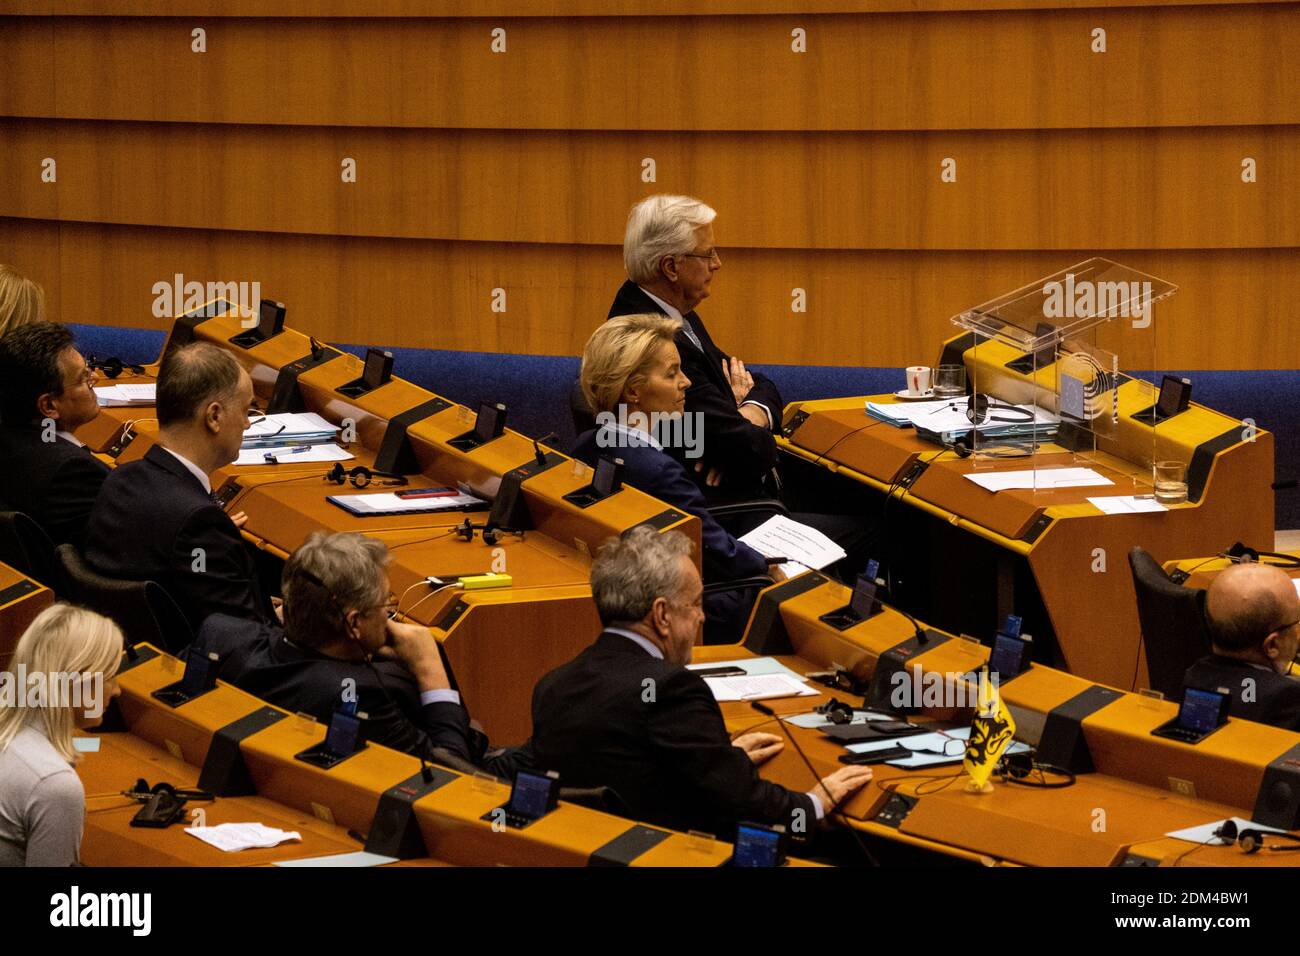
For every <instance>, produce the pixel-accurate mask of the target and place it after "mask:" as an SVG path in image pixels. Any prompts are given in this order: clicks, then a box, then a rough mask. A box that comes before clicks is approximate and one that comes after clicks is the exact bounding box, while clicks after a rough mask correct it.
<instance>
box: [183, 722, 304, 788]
mask: <svg viewBox="0 0 1300 956" xmlns="http://www.w3.org/2000/svg"><path fill="white" fill-rule="evenodd" d="M288 716H289V715H288V714H286V713H285V712H284V711H282V710H277V709H276V708H274V707H270V706H266V705H263V706H262V707H259V708H258V709H257V710H254V711H250V712H249V713H247V714H245V715H244V716H243V717H240V718H239V719H238V720H233V721H231V722H230V723H228V724H226V725H225V726H224V727H219V728H217V730H216V731H215V732H214V733H213V734H212V741H211V742H210V743H209V744H208V753H207V756H205V757H204V758H203V767H202V769H200V770H199V789H200V790H209V791H211V792H212V793H215V794H216V795H217V796H219V797H228V796H246V795H249V794H254V793H256V792H257V787H256V786H255V785H254V784H253V779H252V777H251V776H250V775H249V773H248V767H247V766H246V765H245V763H244V756H243V753H242V752H241V750H240V747H239V742H240V741H241V740H243V739H244V738H245V737H251V736H253V734H256V733H259V732H261V731H263V730H265V729H266V728H267V727H270V726H272V725H273V724H278V723H279V722H280V721H282V720H284V719H285V718H286V717H288Z"/></svg>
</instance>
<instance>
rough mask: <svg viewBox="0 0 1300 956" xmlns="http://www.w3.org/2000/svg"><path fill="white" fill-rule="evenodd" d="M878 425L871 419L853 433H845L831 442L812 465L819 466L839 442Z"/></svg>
mask: <svg viewBox="0 0 1300 956" xmlns="http://www.w3.org/2000/svg"><path fill="white" fill-rule="evenodd" d="M879 424H880V422H878V421H876V420H875V419H874V418H873V419H871V421H869V422H867V423H866V424H865V425H863V426H862V427H861V428H855V429H853V431H851V432H847V433H845V434H843V435H841V436H840V437H839V438H837V439H835V441H833V442H831V446H830V447H829V448H827V449H826V450H825V451H824V452H822V453H821V454H820V455H818V456H817V457H816V458H814V459H813V464H814V465H819V464H821V460H822V459H823V458H825V457H826V456H827V455H829V454H830V453H831V452H833V451H834V450H835V449H836V448H838V447H839V446H840V443H841V442H844V441H846V440H848V439H850V438H852V437H853V436H854V435H856V434H857V433H858V432H860V431H865V430H866V429H868V428H870V427H871V426H872V425H879Z"/></svg>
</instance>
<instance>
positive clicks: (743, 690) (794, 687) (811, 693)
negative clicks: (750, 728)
mask: <svg viewBox="0 0 1300 956" xmlns="http://www.w3.org/2000/svg"><path fill="white" fill-rule="evenodd" d="M704 683H706V684H708V685H709V690H711V691H713V697H714V699H715V700H771V699H772V698H775V697H816V696H817V691H815V690H813V689H812V688H811V687H809V686H808V685H807V684H805V683H803V682H802V681H797V680H795V679H794V678H793V677H790V676H789V675H786V674H755V675H753V676H750V675H748V674H746V675H745V676H744V677H706V678H704Z"/></svg>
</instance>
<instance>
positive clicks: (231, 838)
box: [185, 823, 302, 853]
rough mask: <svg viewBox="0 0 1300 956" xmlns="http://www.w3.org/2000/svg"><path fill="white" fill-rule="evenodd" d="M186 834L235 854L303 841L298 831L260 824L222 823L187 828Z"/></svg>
mask: <svg viewBox="0 0 1300 956" xmlns="http://www.w3.org/2000/svg"><path fill="white" fill-rule="evenodd" d="M185 832H186V833H188V834H190V835H191V836H196V837H198V838H199V839H200V840H202V841H203V842H204V843H207V844H210V845H212V846H215V847H216V848H217V849H218V850H224V851H225V852H227V853H233V852H234V851H235V850H256V849H266V848H267V847H272V846H279V845H280V844H281V843H284V842H285V841H287V840H301V839H302V835H301V834H300V833H298V832H297V831H296V830H277V829H276V828H275V827H268V826H263V825H262V824H260V823H220V824H218V825H217V826H215V827H186V828H185Z"/></svg>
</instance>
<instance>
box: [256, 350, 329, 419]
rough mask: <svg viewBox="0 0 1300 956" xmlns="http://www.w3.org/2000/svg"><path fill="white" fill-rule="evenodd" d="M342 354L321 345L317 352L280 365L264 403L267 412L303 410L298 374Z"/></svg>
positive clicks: (273, 413)
mask: <svg viewBox="0 0 1300 956" xmlns="http://www.w3.org/2000/svg"><path fill="white" fill-rule="evenodd" d="M342 354H343V353H342V352H340V351H339V350H338V349H334V348H330V347H329V346H328V345H323V346H321V349H320V352H319V353H314V352H308V353H307V354H306V355H304V356H303V357H302V358H296V359H294V360H293V361H292V362H286V363H285V364H284V365H281V366H280V371H279V372H277V373H276V376H275V389H274V390H273V391H272V392H271V400H270V401H269V402H268V403H267V405H266V412H267V414H268V415H276V414H279V413H280V412H300V411H303V410H305V408H306V406H305V405H304V404H303V401H302V393H300V392H299V391H298V376H299V375H301V374H302V373H303V372H309V371H311V370H312V369H314V368H318V367H320V366H321V365H324V364H325V363H326V362H329V361H332V360H334V359H336V358H338V357H339V356H340V355H342Z"/></svg>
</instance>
